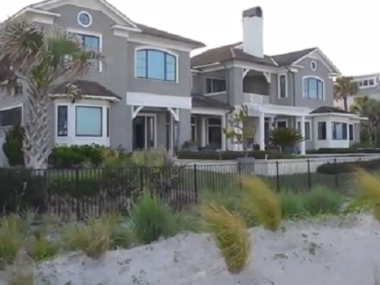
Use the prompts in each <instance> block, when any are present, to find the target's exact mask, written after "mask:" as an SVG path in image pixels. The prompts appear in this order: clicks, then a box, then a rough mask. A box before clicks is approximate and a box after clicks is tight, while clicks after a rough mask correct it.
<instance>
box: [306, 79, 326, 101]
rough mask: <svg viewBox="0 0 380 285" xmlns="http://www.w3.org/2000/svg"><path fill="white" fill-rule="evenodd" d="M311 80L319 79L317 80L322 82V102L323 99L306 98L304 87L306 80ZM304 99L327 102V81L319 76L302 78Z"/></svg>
mask: <svg viewBox="0 0 380 285" xmlns="http://www.w3.org/2000/svg"><path fill="white" fill-rule="evenodd" d="M309 78H313V79H317V80H320V81H322V84H323V96H322V100H321V99H318V98H315V99H314V98H308V97H306V96H305V93H304V90H305V89H304V85H305V79H309ZM302 98H304V99H311V100H318V101H326V83H325V81H324V80H323V79H322V78H321V77H319V76H315V75H307V76H304V77H302Z"/></svg>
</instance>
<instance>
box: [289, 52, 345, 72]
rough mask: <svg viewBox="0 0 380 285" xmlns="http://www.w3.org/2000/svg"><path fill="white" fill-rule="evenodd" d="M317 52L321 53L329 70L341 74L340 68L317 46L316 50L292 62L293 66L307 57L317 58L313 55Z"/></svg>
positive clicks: (323, 61) (321, 59) (322, 60)
mask: <svg viewBox="0 0 380 285" xmlns="http://www.w3.org/2000/svg"><path fill="white" fill-rule="evenodd" d="M316 53H317V54H319V55H320V61H321V62H322V63H323V64H324V65H325V66H326V67H327V69H329V71H330V72H331V73H337V74H341V72H340V71H339V69H338V68H337V67H336V66H335V65H334V64H333V63H332V61H331V60H330V59H329V58H328V57H327V56H326V55H325V54H324V53H323V52H322V51H321V50H320V49H319V48H315V49H314V50H312V51H311V52H309V53H308V54H306V55H304V56H303V57H301V58H299V59H297V60H296V61H295V62H293V63H292V66H294V65H297V64H299V63H300V62H301V61H303V60H304V59H305V58H315V57H313V56H314V55H315V54H316Z"/></svg>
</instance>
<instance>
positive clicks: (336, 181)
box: [334, 158, 339, 189]
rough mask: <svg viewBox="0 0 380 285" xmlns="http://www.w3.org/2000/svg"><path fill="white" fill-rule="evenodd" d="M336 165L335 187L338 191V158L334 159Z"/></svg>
mask: <svg viewBox="0 0 380 285" xmlns="http://www.w3.org/2000/svg"><path fill="white" fill-rule="evenodd" d="M334 163H335V187H336V189H338V188H339V181H338V180H339V179H338V163H337V160H336V158H335V159H334Z"/></svg>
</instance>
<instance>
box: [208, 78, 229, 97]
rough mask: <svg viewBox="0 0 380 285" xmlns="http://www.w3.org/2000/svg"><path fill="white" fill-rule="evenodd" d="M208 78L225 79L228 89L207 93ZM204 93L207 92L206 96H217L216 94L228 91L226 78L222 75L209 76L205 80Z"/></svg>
mask: <svg viewBox="0 0 380 285" xmlns="http://www.w3.org/2000/svg"><path fill="white" fill-rule="evenodd" d="M207 79H211V80H224V81H225V82H226V90H225V91H219V92H211V93H207ZM204 93H205V96H215V95H221V94H225V93H227V80H226V79H225V78H222V77H216V76H207V77H206V80H205V92H204Z"/></svg>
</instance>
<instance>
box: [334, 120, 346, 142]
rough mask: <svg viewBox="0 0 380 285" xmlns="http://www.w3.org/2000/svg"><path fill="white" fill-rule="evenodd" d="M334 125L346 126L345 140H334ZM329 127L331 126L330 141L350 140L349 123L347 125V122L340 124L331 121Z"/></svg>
mask: <svg viewBox="0 0 380 285" xmlns="http://www.w3.org/2000/svg"><path fill="white" fill-rule="evenodd" d="M334 124H346V134H347V138H345V139H334V136H333V133H334V132H333V129H334V128H333V125H334ZM330 125H331V140H332V141H347V140H350V133H349V132H350V129H349V125H350V123H348V122H341V121H333V120H331V121H330ZM342 135H343V133H342Z"/></svg>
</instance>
